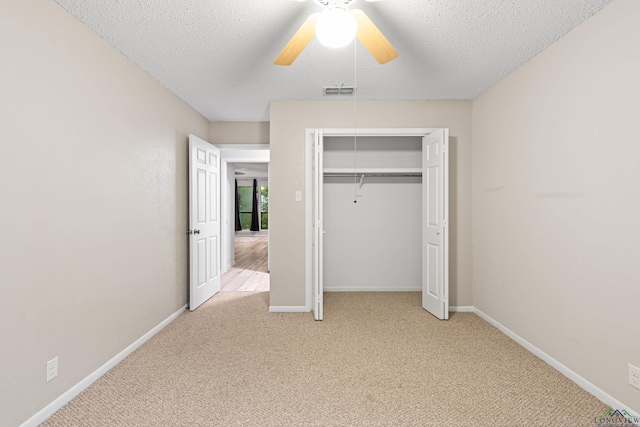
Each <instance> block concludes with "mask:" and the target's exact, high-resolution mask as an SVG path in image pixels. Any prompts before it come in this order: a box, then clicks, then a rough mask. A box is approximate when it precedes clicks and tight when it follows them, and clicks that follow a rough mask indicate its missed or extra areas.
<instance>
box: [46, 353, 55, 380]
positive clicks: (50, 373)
mask: <svg viewBox="0 0 640 427" xmlns="http://www.w3.org/2000/svg"><path fill="white" fill-rule="evenodd" d="M57 376H58V356H56V357H54V358H53V359H51V360H49V361H48V362H47V382H49V381H51V380H52V379H54V378H55V377H57Z"/></svg>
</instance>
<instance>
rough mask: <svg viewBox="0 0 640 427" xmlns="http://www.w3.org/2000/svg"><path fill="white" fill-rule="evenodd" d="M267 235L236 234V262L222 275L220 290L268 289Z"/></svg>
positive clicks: (251, 290) (260, 290)
mask: <svg viewBox="0 0 640 427" xmlns="http://www.w3.org/2000/svg"><path fill="white" fill-rule="evenodd" d="M268 239H269V238H268V237H267V236H236V237H235V260H236V263H235V264H234V265H233V267H231V268H230V269H229V270H227V272H226V273H225V274H224V275H223V276H222V281H221V283H220V290H221V291H250V292H254V291H258V292H263V291H268V290H269V270H268V263H267V256H268V253H269V249H268Z"/></svg>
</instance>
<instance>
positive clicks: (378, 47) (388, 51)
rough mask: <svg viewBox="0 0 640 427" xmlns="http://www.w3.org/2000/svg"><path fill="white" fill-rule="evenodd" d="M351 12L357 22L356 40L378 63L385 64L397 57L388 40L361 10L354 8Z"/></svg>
mask: <svg viewBox="0 0 640 427" xmlns="http://www.w3.org/2000/svg"><path fill="white" fill-rule="evenodd" d="M351 14H352V15H353V17H354V18H355V19H356V22H357V23H358V32H357V33H356V36H357V37H358V40H360V43H362V44H363V45H364V47H366V48H367V50H368V51H369V53H370V54H371V56H373V57H374V58H375V59H376V61H378V63H380V64H386V63H387V62H389V61H391V60H393V59H396V58H397V57H398V52H397V51H396V50H395V49H394V47H393V46H392V45H391V43H389V40H387V38H386V37H385V36H384V34H382V32H381V31H380V30H379V29H378V27H376V24H374V23H373V21H371V19H369V17H368V16H367V15H366V14H365V13H364V12H363V11H361V10H360V9H354V10H353V11H351Z"/></svg>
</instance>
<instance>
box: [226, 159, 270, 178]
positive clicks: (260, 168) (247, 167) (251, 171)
mask: <svg viewBox="0 0 640 427" xmlns="http://www.w3.org/2000/svg"><path fill="white" fill-rule="evenodd" d="M233 165H234V166H235V176H236V178H238V179H240V178H266V177H268V176H269V164H268V163H234V164H233Z"/></svg>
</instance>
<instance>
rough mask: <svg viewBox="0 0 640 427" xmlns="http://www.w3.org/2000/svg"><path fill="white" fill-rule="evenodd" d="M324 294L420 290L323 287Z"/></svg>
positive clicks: (410, 289)
mask: <svg viewBox="0 0 640 427" xmlns="http://www.w3.org/2000/svg"><path fill="white" fill-rule="evenodd" d="M324 291H325V292H420V291H422V288H412V287H407V288H370V287H369V288H366V287H344V288H343V287H334V286H325V287H324Z"/></svg>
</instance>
